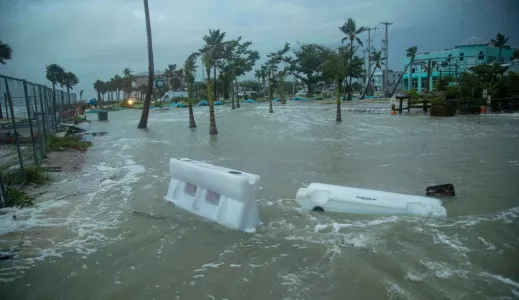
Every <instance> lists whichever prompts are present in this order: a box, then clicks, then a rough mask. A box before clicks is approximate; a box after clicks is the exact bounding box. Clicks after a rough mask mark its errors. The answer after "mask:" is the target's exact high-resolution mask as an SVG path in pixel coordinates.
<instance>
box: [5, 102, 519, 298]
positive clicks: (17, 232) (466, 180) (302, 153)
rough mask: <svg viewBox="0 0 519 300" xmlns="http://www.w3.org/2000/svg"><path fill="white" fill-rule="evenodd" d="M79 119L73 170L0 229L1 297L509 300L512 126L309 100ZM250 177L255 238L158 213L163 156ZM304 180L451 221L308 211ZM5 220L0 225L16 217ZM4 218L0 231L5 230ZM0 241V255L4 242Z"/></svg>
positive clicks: (494, 119) (167, 208)
mask: <svg viewBox="0 0 519 300" xmlns="http://www.w3.org/2000/svg"><path fill="white" fill-rule="evenodd" d="M274 110H275V113H274V114H268V113H267V112H268V106H267V105H265V104H243V105H242V108H241V109H238V110H236V111H232V110H231V109H230V107H228V106H226V107H217V108H216V122H217V126H218V131H219V133H220V134H219V135H218V136H214V137H211V136H209V134H208V131H209V130H208V119H209V118H208V110H207V107H197V108H195V118H196V122H197V125H198V128H196V129H194V130H190V129H189V128H187V126H188V111H187V109H170V110H169V111H159V110H152V111H151V112H150V121H149V130H147V131H142V130H137V129H136V127H137V123H138V120H139V117H140V113H141V112H140V111H133V110H129V111H120V112H110V113H109V121H108V122H106V123H101V122H98V121H97V115H90V116H89V118H90V119H92V123H91V124H90V125H89V127H90V131H92V132H100V131H107V132H108V134H107V135H105V136H96V137H95V138H94V140H93V143H94V146H93V147H92V148H91V149H90V150H89V151H88V153H87V158H86V165H85V166H84V168H83V170H82V171H81V173H78V174H75V175H73V176H70V178H65V179H63V180H61V179H60V180H58V181H56V182H55V183H53V184H52V186H51V187H48V188H47V189H48V190H49V192H48V193H46V194H44V195H42V198H43V199H42V200H41V201H38V205H37V206H35V207H34V208H26V209H23V210H22V211H19V212H18V211H17V212H16V214H17V217H18V220H17V221H13V222H7V221H6V222H4V223H5V224H6V226H4V227H2V226H0V250H2V247H3V245H4V244H6V242H5V240H7V239H9V240H13V239H19V241H20V242H19V248H20V251H19V252H18V255H17V256H16V258H15V259H12V260H5V261H0V299H229V300H234V299H345V298H348V299H519V270H518V268H517V262H518V261H519V228H518V222H519V220H518V218H519V198H518V194H519V185H518V184H517V182H518V179H519V115H517V114H515V115H514V114H511V115H488V116H487V115H482V116H459V117H454V118H430V117H428V116H422V115H421V114H417V115H412V116H407V115H406V114H404V115H402V116H398V115H397V116H391V115H390V114H389V109H387V113H386V112H384V111H382V113H379V112H380V111H381V110H380V109H374V110H369V109H368V110H364V112H363V113H356V112H351V111H348V108H345V111H344V112H343V122H342V124H336V123H335V121H334V120H335V107H334V106H333V105H319V104H313V103H293V102H292V103H290V104H288V105H286V106H281V105H275V106H274ZM181 157H188V158H191V159H195V160H203V161H207V162H209V163H212V164H215V165H222V166H225V167H229V168H234V169H237V170H243V171H245V172H250V173H254V174H258V175H260V176H261V186H262V187H263V192H262V194H261V195H260V198H259V199H258V205H259V213H260V218H261V220H262V221H263V223H264V225H263V227H260V228H259V230H258V233H256V234H252V235H251V234H246V233H242V232H238V231H233V230H229V229H226V228H224V227H222V226H220V225H218V224H215V223H212V222H209V221H205V220H203V219H200V218H199V217H196V216H194V215H190V214H188V213H186V212H185V211H183V210H181V209H178V208H175V207H174V205H172V204H171V203H168V202H165V201H164V200H163V197H164V196H165V195H166V192H167V189H168V183H169V173H168V172H169V170H168V161H169V159H170V158H181ZM311 182H322V183H329V184H337V185H345V186H352V187H360V188H368V189H378V190H384V191H390V192H397V193H405V194H414V195H424V194H425V188H426V186H429V185H434V184H443V183H452V184H453V185H454V187H455V188H456V194H457V196H456V197H454V198H449V199H445V200H444V206H445V207H446V209H447V213H448V218H447V219H445V220H432V219H420V218H416V217H403V216H398V217H397V216H382V217H381V216H362V215H360V216H359V215H347V214H334V213H323V214H321V213H315V212H310V213H307V212H303V211H302V210H301V209H300V208H299V205H298V203H297V202H296V200H295V195H296V191H297V189H298V188H300V187H303V186H306V185H308V184H310V183H311ZM14 213H15V211H14V210H13V211H11V212H8V213H7V214H6V215H3V216H0V218H2V219H3V220H7V219H8V218H11V217H12V214H14ZM2 219H0V222H2V221H1V220H2ZM2 243H4V244H2Z"/></svg>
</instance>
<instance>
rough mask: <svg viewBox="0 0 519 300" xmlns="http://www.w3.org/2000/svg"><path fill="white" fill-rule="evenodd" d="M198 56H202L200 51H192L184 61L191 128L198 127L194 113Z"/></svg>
mask: <svg viewBox="0 0 519 300" xmlns="http://www.w3.org/2000/svg"><path fill="white" fill-rule="evenodd" d="M198 56H200V53H199V52H194V53H191V54H190V55H189V56H188V57H187V59H186V61H185V63H184V78H185V80H186V85H187V101H188V103H189V128H195V127H196V122H195V116H194V114H193V96H194V89H193V85H194V83H195V74H196V60H197V59H198Z"/></svg>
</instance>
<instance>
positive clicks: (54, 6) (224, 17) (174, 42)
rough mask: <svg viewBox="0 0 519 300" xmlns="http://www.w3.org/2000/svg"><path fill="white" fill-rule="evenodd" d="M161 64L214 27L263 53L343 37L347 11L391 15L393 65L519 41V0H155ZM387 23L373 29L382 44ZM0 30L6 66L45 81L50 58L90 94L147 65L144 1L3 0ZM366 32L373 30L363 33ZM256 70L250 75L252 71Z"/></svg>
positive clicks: (367, 21)
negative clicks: (407, 54)
mask: <svg viewBox="0 0 519 300" xmlns="http://www.w3.org/2000/svg"><path fill="white" fill-rule="evenodd" d="M150 10H151V18H152V30H153V42H154V55H155V68H156V69H163V68H165V67H166V66H167V65H168V64H170V63H176V64H178V65H181V64H183V62H184V60H185V58H186V57H187V56H188V55H189V53H191V52H193V51H195V50H197V49H199V48H200V46H201V45H202V36H203V35H204V34H206V33H207V31H208V28H219V29H221V30H223V31H225V32H227V36H228V38H233V37H237V36H242V37H243V38H244V39H246V40H251V41H253V46H254V47H255V48H256V49H257V50H259V51H260V52H261V53H263V54H266V53H268V52H270V51H274V50H275V49H277V48H279V47H281V46H282V45H283V43H284V42H285V41H289V42H291V43H292V44H294V45H296V42H297V41H299V42H317V43H324V44H328V45H337V44H339V43H340V40H341V38H342V35H341V33H340V31H339V30H338V27H339V26H340V25H341V24H342V23H344V21H345V20H346V19H347V18H348V17H352V18H354V19H355V20H356V21H357V24H358V26H362V25H369V26H375V25H376V24H378V23H379V22H381V21H390V22H393V23H394V25H392V26H391V27H390V31H389V35H390V36H389V39H390V47H389V52H390V63H389V65H390V67H391V68H393V69H400V68H401V63H402V58H403V56H404V51H405V49H406V48H408V47H409V46H412V45H416V46H418V48H419V51H434V50H436V49H438V48H448V47H453V46H454V45H456V44H457V43H459V42H460V41H462V40H465V39H467V38H468V37H471V36H478V37H480V38H482V39H483V40H489V39H490V38H492V37H493V36H494V35H495V34H496V33H497V32H498V31H499V32H503V33H505V34H507V35H510V43H512V44H514V45H517V44H518V43H519V36H518V34H519V33H518V31H517V28H519V1H518V0H495V1H486V0H455V1H453V0H436V1H428V0H367V1H364V0H322V1H313V0H248V1H242V0H228V1H213V0H177V1H170V0H151V1H150ZM382 37H383V30H377V31H375V32H373V45H374V46H375V47H376V48H379V49H380V45H381V39H382ZM0 39H1V40H2V41H4V42H6V43H8V44H10V45H11V46H12V48H13V59H12V60H11V61H9V62H8V64H7V65H5V66H0V73H2V74H8V75H11V76H15V77H21V78H26V79H28V80H31V81H35V82H42V83H44V82H46V79H45V74H44V69H45V65H47V64H51V63H58V64H60V65H62V66H63V67H65V68H66V69H67V70H70V71H72V72H75V73H76V74H77V75H78V77H79V79H80V84H79V85H78V87H77V88H76V89H77V90H80V89H84V90H85V95H86V96H93V95H95V93H94V90H93V86H92V83H93V82H94V81H95V80H96V79H102V80H107V79H109V78H110V77H112V76H114V75H115V74H116V73H121V71H122V69H123V68H126V67H129V68H131V69H132V70H134V71H136V72H140V71H145V70H146V69H147V51H146V36H145V27H144V14H143V5H142V1H140V0H32V1H30V0H25V1H19V0H18V1H13V0H0ZM362 39H363V40H366V39H367V35H364V36H362ZM246 77H247V78H249V76H246Z"/></svg>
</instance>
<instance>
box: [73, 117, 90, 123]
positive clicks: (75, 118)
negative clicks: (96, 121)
mask: <svg viewBox="0 0 519 300" xmlns="http://www.w3.org/2000/svg"><path fill="white" fill-rule="evenodd" d="M83 122H87V123H90V120H87V118H86V116H84V117H80V116H76V117H74V123H75V124H78V123H83Z"/></svg>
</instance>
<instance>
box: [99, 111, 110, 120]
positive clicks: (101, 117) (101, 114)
mask: <svg viewBox="0 0 519 300" xmlns="http://www.w3.org/2000/svg"><path fill="white" fill-rule="evenodd" d="M97 119H98V120H99V121H108V112H107V111H106V110H105V111H98V112H97Z"/></svg>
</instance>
